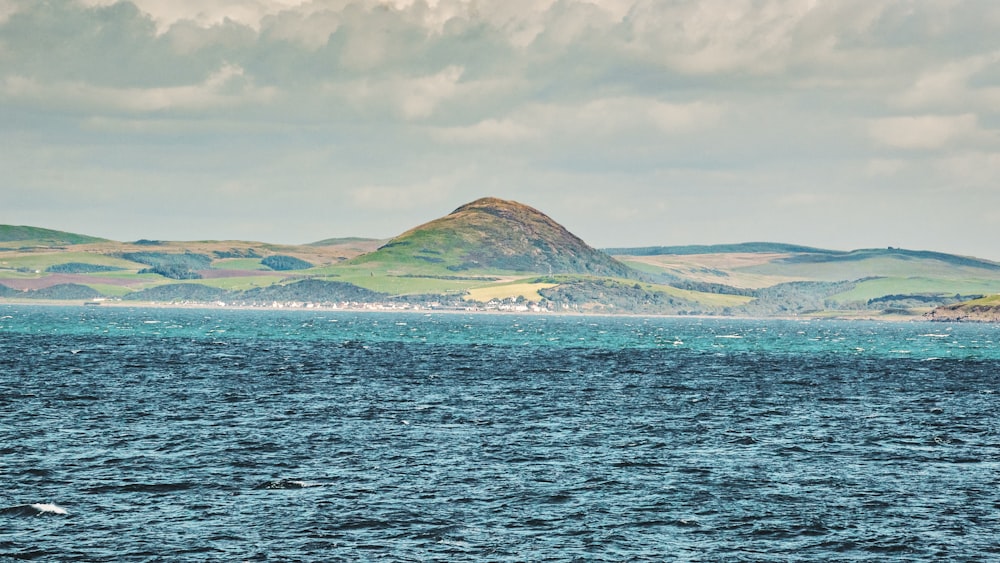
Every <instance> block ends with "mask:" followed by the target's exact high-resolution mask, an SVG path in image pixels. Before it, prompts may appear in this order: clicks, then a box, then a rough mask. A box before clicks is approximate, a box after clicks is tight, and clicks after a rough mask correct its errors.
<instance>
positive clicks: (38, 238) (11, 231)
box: [0, 225, 106, 248]
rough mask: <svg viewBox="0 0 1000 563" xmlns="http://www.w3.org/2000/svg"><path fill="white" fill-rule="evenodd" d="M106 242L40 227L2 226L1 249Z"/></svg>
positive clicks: (0, 232) (0, 235)
mask: <svg viewBox="0 0 1000 563" xmlns="http://www.w3.org/2000/svg"><path fill="white" fill-rule="evenodd" d="M104 240H106V239H102V238H98V237H92V236H87V235H79V234H76V233H67V232H64V231H55V230H52V229H42V228H40V227H28V226H24V225H0V247H7V248H10V247H23V246H70V245H76V244H88V243H93V242H102V241H104Z"/></svg>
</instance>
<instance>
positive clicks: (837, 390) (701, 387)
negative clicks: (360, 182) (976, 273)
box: [0, 306, 1000, 561]
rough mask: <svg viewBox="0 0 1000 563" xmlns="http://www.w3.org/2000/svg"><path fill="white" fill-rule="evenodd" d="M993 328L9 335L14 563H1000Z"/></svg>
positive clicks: (546, 322) (30, 329)
mask: <svg viewBox="0 0 1000 563" xmlns="http://www.w3.org/2000/svg"><path fill="white" fill-rule="evenodd" d="M998 328H1000V327H998V326H997V325H957V324H956V325H949V324H928V323H872V322H838V321H775V320H766V321H764V320H732V319H687V318H678V319H673V318H640V317H628V318H619V317H555V316H535V315H516V316H515V315H510V316H508V315H464V314H429V315H422V314H378V313H363V314H362V313H348V312H331V311H231V310H211V309H197V310H195V309H191V310H181V309H139V308H136V309H127V308H110V307H109V308H99V307H40V306H34V307H21V306H6V307H0V358H2V371H0V476H2V478H3V482H4V487H3V489H2V490H0V560H4V559H9V560H22V559H32V560H41V561H160V560H162V561H206V560H226V561H229V560H234V561H241V560H246V561H358V560H384V561H463V560H466V561H816V560H847V561H851V560H855V561H868V560H880V561H882V560H888V561H914V560H925V561H941V560H954V561H972V560H976V561H979V560H990V559H997V558H1000V549H998V547H997V543H996V538H995V535H996V530H997V529H1000V463H998V462H1000V425H998V423H997V420H998V419H997V414H998V410H1000V403H998V396H997V392H998V390H1000V345H998V338H1000V330H998Z"/></svg>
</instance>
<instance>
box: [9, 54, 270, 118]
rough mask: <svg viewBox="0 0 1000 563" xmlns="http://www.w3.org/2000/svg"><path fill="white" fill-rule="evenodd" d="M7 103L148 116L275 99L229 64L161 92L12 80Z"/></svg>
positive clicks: (35, 80)
mask: <svg viewBox="0 0 1000 563" xmlns="http://www.w3.org/2000/svg"><path fill="white" fill-rule="evenodd" d="M0 95H2V96H3V97H4V98H7V99H8V100H15V101H17V102H19V103H28V104H43V105H46V104H51V105H55V106H64V107H75V108H79V109H82V110H84V111H88V112H89V111H106V112H125V113H149V112H161V111H166V110H188V111H191V110H193V111H203V110H212V109H220V108H226V107H231V106H234V105H239V104H244V103H253V104H258V103H263V102H267V101H268V100H270V99H272V98H273V97H274V95H275V90H274V89H273V88H267V87H265V88H259V87H256V86H254V85H253V84H252V82H250V81H247V80H246V79H245V76H244V71H243V69H242V68H240V67H238V66H235V65H224V66H222V67H221V68H219V69H218V70H217V71H215V72H213V73H212V74H210V75H209V76H208V77H206V78H205V80H203V81H202V82H201V83H198V84H191V85H185V86H171V87H162V88H113V87H108V86H97V85H92V84H87V83H84V82H55V83H53V82H41V81H39V80H37V79H34V78H26V77H23V76H8V77H7V78H6V80H4V82H3V84H2V87H0Z"/></svg>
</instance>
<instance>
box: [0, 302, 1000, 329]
mask: <svg viewBox="0 0 1000 563" xmlns="http://www.w3.org/2000/svg"><path fill="white" fill-rule="evenodd" d="M91 303H95V305H91ZM5 305H27V306H35V307H76V308H81V309H85V308H115V309H121V308H136V309H181V310H219V311H223V310H229V311H269V312H287V311H317V312H344V313H389V314H435V313H436V314H449V315H456V314H459V315H460V314H466V315H530V316H536V315H537V316H552V317H611V318H615V317H618V318H670V319H719V320H751V321H753V320H756V321H767V320H784V321H825V320H831V321H841V322H852V321H863V322H892V323H915V322H927V323H931V322H933V323H937V324H941V323H949V324H950V323H961V324H969V323H979V324H989V323H982V322H979V321H960V320H947V321H945V320H933V319H930V318H928V317H927V316H925V314H926V313H928V312H930V311H931V310H932V309H927V311H919V312H915V313H914V314H912V315H904V314H879V313H877V312H872V311H857V313H858V314H856V315H855V314H848V313H853V311H851V312H848V311H823V312H820V313H817V314H814V315H784V316H773V317H764V316H737V315H705V314H698V315H671V314H661V313H639V312H628V313H612V312H606V311H601V312H596V311H595V312H581V311H531V310H527V311H504V310H497V309H489V310H484V309H454V308H441V309H435V308H429V307H428V308H423V307H419V308H417V307H411V308H391V307H385V308H383V307H374V306H370V307H368V306H358V307H328V306H319V305H314V306H280V307H271V306H267V307H264V306H261V307H255V306H249V305H218V304H215V303H163V302H156V301H128V302H126V301H121V300H106V301H80V300H56V299H10V298H2V299H0V307H2V306H5Z"/></svg>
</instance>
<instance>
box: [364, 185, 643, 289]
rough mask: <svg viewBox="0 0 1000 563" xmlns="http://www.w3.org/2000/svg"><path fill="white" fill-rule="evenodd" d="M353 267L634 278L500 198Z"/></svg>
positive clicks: (461, 211)
mask: <svg viewBox="0 0 1000 563" xmlns="http://www.w3.org/2000/svg"><path fill="white" fill-rule="evenodd" d="M351 263H352V264H355V265H361V264H382V265H386V264H391V265H395V266H398V267H400V268H403V269H406V268H410V269H415V270H417V271H421V272H425V273H433V272H439V273H442V274H448V273H451V274H456V273H497V272H509V273H542V274H590V275H597V276H611V277H624V278H628V277H634V276H635V275H636V272H635V271H633V270H632V269H631V268H629V267H628V266H626V265H625V264H623V263H621V262H619V261H617V260H615V259H614V258H612V257H611V256H609V255H608V254H605V253H603V252H601V251H599V250H596V249H594V248H592V247H590V246H588V245H587V244H586V243H585V242H583V241H582V240H580V238H578V237H577V236H576V235H574V234H572V233H570V232H569V231H568V230H566V228H565V227H563V226H562V225H560V224H559V223H556V222H555V221H553V220H552V219H551V218H549V217H548V216H547V215H545V214H544V213H542V212H540V211H538V210H537V209H534V208H531V207H528V206H527V205H524V204H521V203H517V202H514V201H506V200H502V199H497V198H483V199H479V200H476V201H473V202H472V203H468V204H466V205H463V206H461V207H459V208H458V209H456V210H455V211H453V212H451V213H450V214H448V215H446V216H444V217H441V218H440V219H435V220H434V221H431V222H429V223H425V224H423V225H420V226H418V227H416V228H413V229H411V230H409V231H406V232H405V233H403V234H401V235H399V236H397V237H395V238H393V239H392V240H390V241H389V242H388V243H386V244H385V245H383V246H382V247H381V248H379V249H378V250H377V251H375V252H372V253H369V254H365V255H362V256H359V257H357V258H355V259H354V260H352V261H351Z"/></svg>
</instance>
